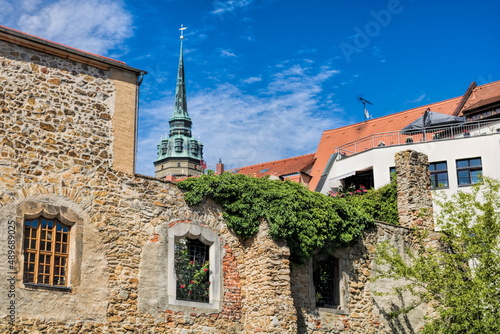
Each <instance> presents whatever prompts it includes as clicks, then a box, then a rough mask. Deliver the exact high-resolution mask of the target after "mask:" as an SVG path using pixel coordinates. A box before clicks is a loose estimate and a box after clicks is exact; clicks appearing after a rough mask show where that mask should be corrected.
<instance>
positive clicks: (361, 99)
mask: <svg viewBox="0 0 500 334" xmlns="http://www.w3.org/2000/svg"><path fill="white" fill-rule="evenodd" d="M359 100H360V101H361V103H363V113H364V114H365V121H366V120H368V119H370V118H373V116H372V115H370V113H369V112H368V109H366V104H367V103H368V104H369V105H373V103H371V102H370V101H368V100H365V99H364V98H362V97H360V98H359Z"/></svg>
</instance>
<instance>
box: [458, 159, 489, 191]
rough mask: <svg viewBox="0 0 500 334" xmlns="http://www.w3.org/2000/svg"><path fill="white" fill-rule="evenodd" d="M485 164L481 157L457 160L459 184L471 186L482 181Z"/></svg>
mask: <svg viewBox="0 0 500 334" xmlns="http://www.w3.org/2000/svg"><path fill="white" fill-rule="evenodd" d="M482 173H483V166H482V164H481V158H471V159H462V160H457V178H458V186H459V187H460V186H469V185H472V184H475V183H479V182H480V181H481V175H482Z"/></svg>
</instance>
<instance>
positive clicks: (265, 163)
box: [226, 152, 316, 172]
mask: <svg viewBox="0 0 500 334" xmlns="http://www.w3.org/2000/svg"><path fill="white" fill-rule="evenodd" d="M315 154H316V152H315V153H308V154H303V155H297V156H294V157H290V158H284V159H279V160H272V161H266V162H261V163H258V164H254V165H248V166H243V167H235V168H231V169H228V170H226V172H229V171H231V170H234V169H242V168H250V167H255V166H259V165H267V164H270V163H273V162H278V161H283V160H290V159H295V158H302V157H306V156H308V155H310V156H311V158H312V159H314V156H315Z"/></svg>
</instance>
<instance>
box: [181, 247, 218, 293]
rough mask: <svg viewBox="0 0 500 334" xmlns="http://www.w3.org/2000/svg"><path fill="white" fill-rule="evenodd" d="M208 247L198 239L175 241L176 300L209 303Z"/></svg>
mask: <svg viewBox="0 0 500 334" xmlns="http://www.w3.org/2000/svg"><path fill="white" fill-rule="evenodd" d="M209 251H210V246H209V245H206V244H204V243H203V242H201V241H200V240H199V239H190V238H181V239H178V240H176V241H175V274H176V277H177V282H176V290H177V291H176V298H177V299H178V300H186V301H194V302H201V303H208V302H209V299H210V298H209V297H210V295H209V291H210V281H209V269H210V265H209Z"/></svg>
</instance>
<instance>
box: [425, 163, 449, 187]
mask: <svg viewBox="0 0 500 334" xmlns="http://www.w3.org/2000/svg"><path fill="white" fill-rule="evenodd" d="M429 172H430V174H431V189H444V188H448V187H449V184H448V165H447V163H446V161H441V162H431V163H430V164H429Z"/></svg>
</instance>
